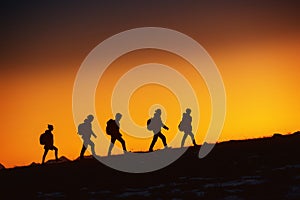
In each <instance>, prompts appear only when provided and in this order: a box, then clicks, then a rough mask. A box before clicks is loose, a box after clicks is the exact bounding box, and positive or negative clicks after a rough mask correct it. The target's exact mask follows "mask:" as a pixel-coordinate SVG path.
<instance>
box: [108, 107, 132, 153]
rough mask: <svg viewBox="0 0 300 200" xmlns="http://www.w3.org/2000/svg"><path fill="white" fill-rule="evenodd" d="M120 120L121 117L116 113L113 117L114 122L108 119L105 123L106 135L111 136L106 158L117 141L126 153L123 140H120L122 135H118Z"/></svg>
mask: <svg viewBox="0 0 300 200" xmlns="http://www.w3.org/2000/svg"><path fill="white" fill-rule="evenodd" d="M121 118H122V115H121V114H120V113H117V114H116V116H115V120H113V119H110V120H108V121H107V122H106V133H107V134H108V135H110V136H111V141H110V145H109V148H108V156H110V155H111V151H112V149H113V147H114V144H115V142H116V140H118V141H119V142H120V143H121V144H122V147H123V151H124V153H126V152H127V150H126V144H125V140H124V139H123V138H122V134H121V133H120V120H121Z"/></svg>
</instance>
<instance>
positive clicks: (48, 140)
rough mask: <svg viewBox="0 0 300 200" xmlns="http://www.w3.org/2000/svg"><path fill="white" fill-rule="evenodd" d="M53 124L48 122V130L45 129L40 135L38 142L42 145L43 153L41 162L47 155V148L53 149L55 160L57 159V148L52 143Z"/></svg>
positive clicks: (43, 161)
mask: <svg viewBox="0 0 300 200" xmlns="http://www.w3.org/2000/svg"><path fill="white" fill-rule="evenodd" d="M53 129H54V128H53V125H50V124H48V130H46V131H45V133H43V134H42V135H41V137H40V143H41V144H43V145H44V149H45V151H44V155H43V159H42V164H44V163H45V158H46V156H47V153H48V151H49V150H54V151H55V159H56V161H57V160H58V157H57V154H58V149H57V148H56V147H55V146H54V145H53V144H54V140H53V134H52V131H53Z"/></svg>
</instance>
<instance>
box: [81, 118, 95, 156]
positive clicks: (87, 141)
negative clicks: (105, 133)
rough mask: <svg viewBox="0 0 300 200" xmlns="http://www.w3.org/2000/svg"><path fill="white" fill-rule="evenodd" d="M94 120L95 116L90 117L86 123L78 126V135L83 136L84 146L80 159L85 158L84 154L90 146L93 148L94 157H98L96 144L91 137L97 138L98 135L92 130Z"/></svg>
mask: <svg viewBox="0 0 300 200" xmlns="http://www.w3.org/2000/svg"><path fill="white" fill-rule="evenodd" d="M93 120H94V116H93V115H88V116H87V118H86V119H85V120H84V122H83V123H82V124H79V126H78V134H79V135H81V137H82V140H83V145H82V148H81V152H80V159H83V158H84V153H85V151H86V149H87V147H88V146H89V145H90V146H91V151H92V154H93V156H96V153H95V144H94V142H92V140H91V136H94V137H95V138H97V135H96V134H95V133H94V132H93V130H92V121H93Z"/></svg>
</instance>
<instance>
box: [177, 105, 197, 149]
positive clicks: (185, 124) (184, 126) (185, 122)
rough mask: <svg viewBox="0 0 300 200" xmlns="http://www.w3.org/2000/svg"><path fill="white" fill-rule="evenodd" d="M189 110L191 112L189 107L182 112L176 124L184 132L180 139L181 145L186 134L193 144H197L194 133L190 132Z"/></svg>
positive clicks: (190, 117)
mask: <svg viewBox="0 0 300 200" xmlns="http://www.w3.org/2000/svg"><path fill="white" fill-rule="evenodd" d="M191 112H192V111H191V109H189V108H187V109H186V112H185V113H183V114H182V120H181V122H180V124H179V126H178V128H179V130H180V131H183V132H184V135H183V138H182V141H181V147H183V146H184V143H185V140H186V138H187V136H190V137H191V139H192V141H193V144H194V146H197V144H196V141H195V137H194V134H193V133H192V116H191V115H190V114H191Z"/></svg>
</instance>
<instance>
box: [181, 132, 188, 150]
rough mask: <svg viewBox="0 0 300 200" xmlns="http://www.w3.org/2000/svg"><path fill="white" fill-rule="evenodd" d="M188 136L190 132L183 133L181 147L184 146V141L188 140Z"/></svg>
mask: <svg viewBox="0 0 300 200" xmlns="http://www.w3.org/2000/svg"><path fill="white" fill-rule="evenodd" d="M187 136H188V134H186V133H184V134H183V137H182V140H181V147H183V146H184V143H185V140H186V138H187Z"/></svg>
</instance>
